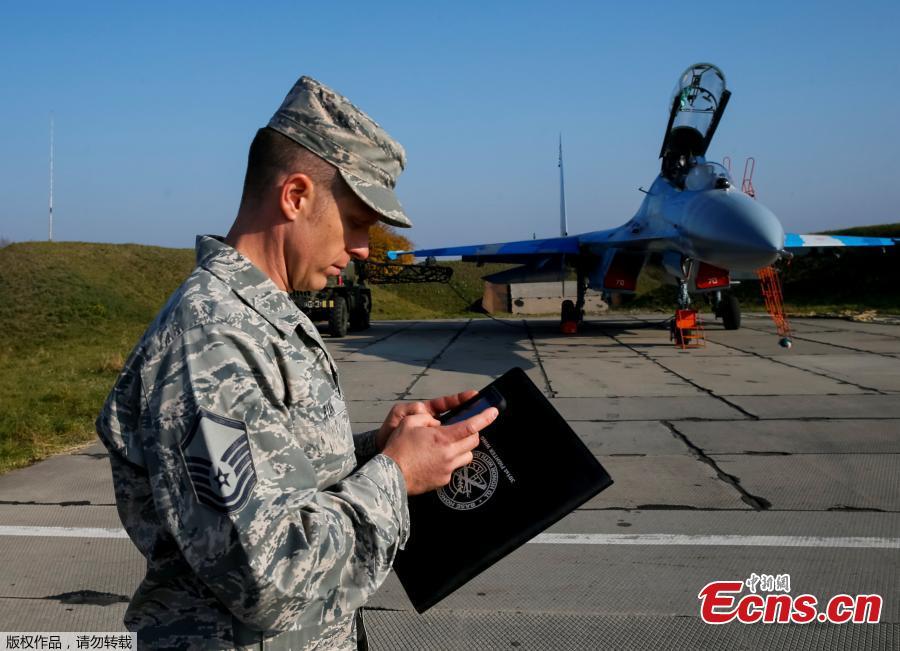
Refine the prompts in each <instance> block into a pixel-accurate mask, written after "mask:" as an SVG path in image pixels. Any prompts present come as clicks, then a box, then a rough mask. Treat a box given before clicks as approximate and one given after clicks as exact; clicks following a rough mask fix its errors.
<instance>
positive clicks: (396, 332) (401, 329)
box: [350, 321, 419, 363]
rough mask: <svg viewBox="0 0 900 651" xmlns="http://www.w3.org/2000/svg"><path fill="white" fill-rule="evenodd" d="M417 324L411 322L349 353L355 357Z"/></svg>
mask: <svg viewBox="0 0 900 651" xmlns="http://www.w3.org/2000/svg"><path fill="white" fill-rule="evenodd" d="M417 323H419V322H418V321H413V322H412V323H410V324H409V325H408V326H406V327H403V328H399V329H397V330H395V331H394V332H391V333H390V334H386V335H385V336H383V337H381V338H380V339H375V340H373V341H370V342H369V343H367V344H366V345H364V346H361V347H359V348H357V349H356V350H354V351H353V352H352V353H350V355H355V354H356V353H358V352H360V351H362V350H365V349H366V348H370V347H372V346H374V345H375V344H380V343H381V342H382V341H385V340H387V339H390V338H391V337H393V336H395V335H399V334H400V333H401V332H406V331H407V330H409V329H411V328H412V327H413V326H415V325H416V324H417ZM351 363H352V362H351Z"/></svg>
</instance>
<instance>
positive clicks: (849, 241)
mask: <svg viewBox="0 0 900 651" xmlns="http://www.w3.org/2000/svg"><path fill="white" fill-rule="evenodd" d="M834 246H894V240H893V239H892V238H890V237H856V236H852V235H797V234H795V233H787V234H786V235H785V236H784V248H785V249H787V250H788V251H802V250H803V249H818V248H826V247H834Z"/></svg>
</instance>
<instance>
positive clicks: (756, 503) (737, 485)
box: [660, 420, 772, 511]
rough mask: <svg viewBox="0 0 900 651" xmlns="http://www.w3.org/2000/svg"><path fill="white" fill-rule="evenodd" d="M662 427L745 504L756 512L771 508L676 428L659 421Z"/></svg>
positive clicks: (666, 422)
mask: <svg viewBox="0 0 900 651" xmlns="http://www.w3.org/2000/svg"><path fill="white" fill-rule="evenodd" d="M660 422H661V423H662V424H663V425H665V426H666V427H668V428H669V431H670V432H671V433H672V436H674V437H675V438H677V439H679V440H680V441H682V442H683V443H684V444H685V445H686V446H687V447H688V449H689V450H690V451H691V452H692V453H693V454H694V456H695V457H696V458H697V459H699V460H700V461H702V462H703V463H705V464H706V465H708V466H709V467H710V468H712V469H713V470H715V472H716V475H717V476H718V478H719V479H720V480H722V481H723V482H725V483H726V484H728V485H729V486H731V487H732V488H734V489H735V490H737V491H738V493H740V495H741V500H742V501H743V502H744V503H745V504H749V505H750V506H751V507H753V509H754V510H756V511H765V510H767V509H770V508H772V503H771V502H770V501H769V500H767V499H766V498H764V497H761V496H759V495H753V494H752V493H750V492H749V491H748V490H747V489H746V488H744V487H743V486H741V480H740V479H739V478H738V477H736V476H735V475H732V474H729V473H727V472H725V471H724V470H722V469H721V468H720V467H719V464H717V463H716V461H715V459H713V458H712V457H710V456H709V455H707V454H706V453H705V452H704V451H703V448H701V447H699V446H697V445H696V444H694V443H693V442H692V441H691V440H690V439H689V438H688V437H687V436H686V435H685V434H683V433H682V432H680V431H679V430H678V428H676V427H675V426H674V425H673V424H672V423H671V422H670V421H667V420H661V421H660Z"/></svg>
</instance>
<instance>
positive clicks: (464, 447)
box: [384, 394, 497, 495]
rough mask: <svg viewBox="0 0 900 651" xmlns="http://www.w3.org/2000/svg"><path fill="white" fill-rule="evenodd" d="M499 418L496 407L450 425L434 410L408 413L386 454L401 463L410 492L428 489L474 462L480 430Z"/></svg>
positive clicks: (432, 488)
mask: <svg viewBox="0 0 900 651" xmlns="http://www.w3.org/2000/svg"><path fill="white" fill-rule="evenodd" d="M461 395H462V394H461ZM432 402H433V401H432ZM457 404H458V403H457ZM495 418H497V409H496V408H495V407H489V408H487V409H485V410H484V411H482V412H481V413H479V414H475V415H474V416H472V417H471V418H467V419H466V420H463V421H460V422H458V423H454V424H453V425H446V426H444V425H441V423H440V421H439V420H437V419H436V418H435V417H434V416H432V415H431V414H421V413H417V414H411V415H407V416H406V417H404V418H403V420H401V421H400V425H398V426H397V428H396V429H395V430H394V431H393V432H392V433H391V435H390V437H389V438H388V441H387V444H386V445H385V447H384V454H385V455H387V456H389V457H391V458H392V459H393V460H394V461H396V462H397V465H398V466H400V470H401V472H402V473H403V478H404V479H405V480H406V492H407V493H408V494H409V495H418V494H419V493H427V492H428V491H430V490H434V489H435V488H440V487H441V486H446V485H447V484H448V483H449V482H450V476H451V475H452V474H453V471H454V470H456V469H457V468H460V467H462V466H465V465H467V464H469V463H471V462H472V450H473V449H475V447H476V446H477V445H478V441H479V436H478V432H480V431H481V430H483V429H484V428H485V427H487V426H488V425H490V424H491V423H492V422H494V419H495Z"/></svg>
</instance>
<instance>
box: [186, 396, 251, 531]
mask: <svg viewBox="0 0 900 651" xmlns="http://www.w3.org/2000/svg"><path fill="white" fill-rule="evenodd" d="M181 454H182V457H183V458H184V464H185V467H186V469H187V473H188V477H189V478H190V481H191V486H192V487H193V489H194V494H195V495H196V496H197V499H198V500H199V501H200V502H201V503H202V504H204V505H206V506H208V507H209V508H211V509H213V510H214V511H218V512H220V513H226V514H227V513H235V512H237V511H240V510H241V508H242V507H243V506H244V505H245V504H246V503H247V500H248V499H250V494H251V493H252V491H253V487H254V486H255V485H256V468H255V467H254V466H253V454H252V452H251V450H250V438H249V437H248V436H247V425H246V424H245V423H243V422H242V421H239V420H234V419H232V418H226V417H224V416H219V415H218V414H214V413H212V412H209V411H206V410H205V409H201V410H200V412H199V413H198V414H197V419H196V422H195V424H194V428H193V429H192V430H191V433H190V434H189V435H188V436H187V437H186V438H185V439H184V440H183V441H182V442H181Z"/></svg>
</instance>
